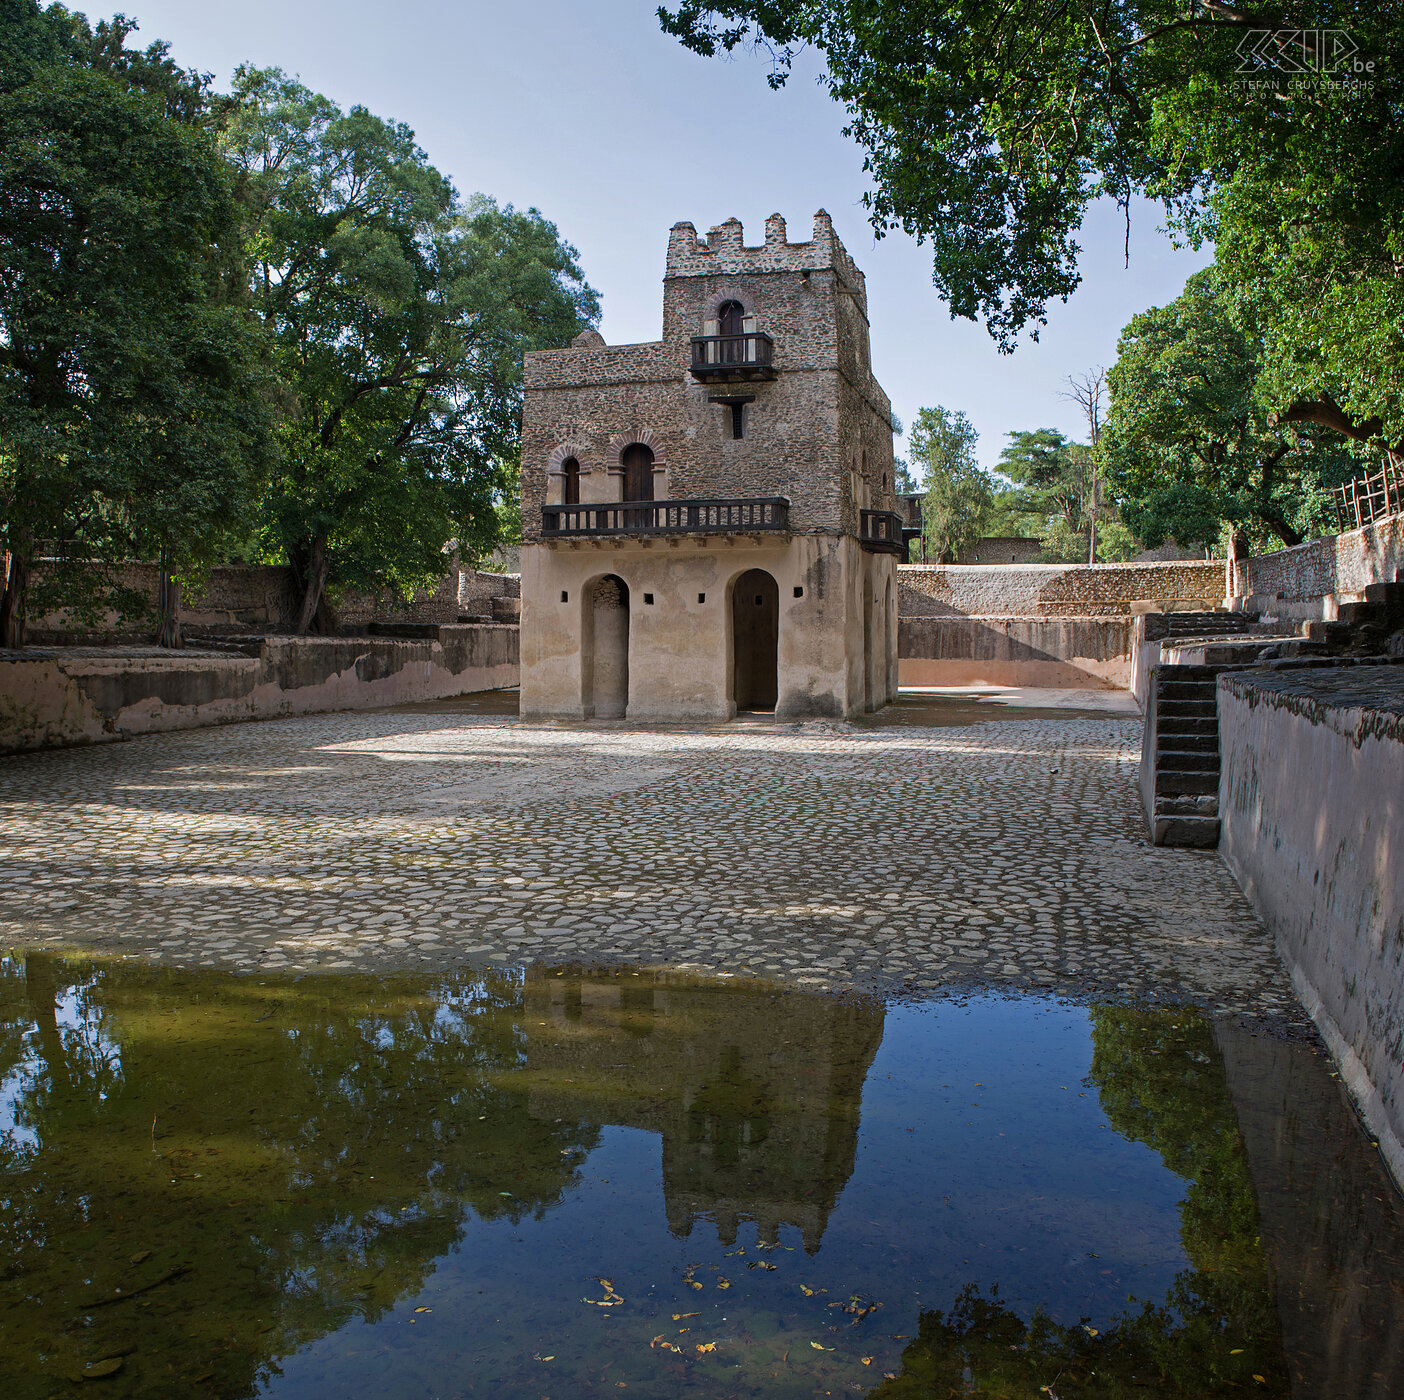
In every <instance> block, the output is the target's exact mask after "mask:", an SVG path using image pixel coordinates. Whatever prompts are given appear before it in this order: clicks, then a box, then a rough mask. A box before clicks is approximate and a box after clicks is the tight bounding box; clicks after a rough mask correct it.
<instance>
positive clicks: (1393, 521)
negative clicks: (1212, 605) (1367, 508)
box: [1233, 515, 1404, 622]
mask: <svg viewBox="0 0 1404 1400" xmlns="http://www.w3.org/2000/svg"><path fill="white" fill-rule="evenodd" d="M1401 571H1404V515H1391V516H1388V517H1386V518H1385V519H1384V520H1377V521H1375V523H1374V524H1373V525H1367V526H1365V528H1364V529H1362V530H1347V531H1346V532H1345V534H1343V535H1328V536H1327V537H1326V538H1325V539H1320V540H1307V541H1306V542H1305V543H1304V544H1299V545H1296V546H1294V547H1293V548H1291V549H1279V550H1278V551H1277V552H1276V553H1274V554H1259V555H1253V556H1252V557H1251V558H1248V559H1242V560H1239V561H1237V562H1236V563H1235V564H1234V569H1233V594H1234V596H1235V597H1236V598H1241V599H1242V600H1243V603H1242V606H1243V607H1244V609H1245V610H1247V611H1251V612H1260V613H1263V614H1266V615H1272V616H1276V617H1281V618H1287V619H1290V620H1293V621H1326V622H1330V621H1333V620H1334V619H1335V616H1336V605H1337V603H1338V602H1359V601H1360V600H1361V599H1362V598H1364V596H1365V589H1366V588H1367V587H1368V586H1369V585H1370V584H1372V583H1392V582H1394V579H1395V576H1396V575H1397V574H1399V573H1400V572H1401Z"/></svg>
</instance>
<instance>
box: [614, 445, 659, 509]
mask: <svg viewBox="0 0 1404 1400" xmlns="http://www.w3.org/2000/svg"><path fill="white" fill-rule="evenodd" d="M619 461H620V464H621V465H622V466H623V468H624V499H625V500H626V501H651V500H652V499H653V449H652V448H651V447H646V446H645V445H644V444H643V443H641V442H631V443H630V444H629V446H628V447H626V448H625V449H624V455H623V456H622V457H621V458H620V459H619Z"/></svg>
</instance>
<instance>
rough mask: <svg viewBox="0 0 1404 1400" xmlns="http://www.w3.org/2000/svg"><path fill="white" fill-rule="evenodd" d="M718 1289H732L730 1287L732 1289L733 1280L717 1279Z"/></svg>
mask: <svg viewBox="0 0 1404 1400" xmlns="http://www.w3.org/2000/svg"><path fill="white" fill-rule="evenodd" d="M717 1287H718V1288H730V1287H731V1280H730V1279H729V1278H718V1279H717Z"/></svg>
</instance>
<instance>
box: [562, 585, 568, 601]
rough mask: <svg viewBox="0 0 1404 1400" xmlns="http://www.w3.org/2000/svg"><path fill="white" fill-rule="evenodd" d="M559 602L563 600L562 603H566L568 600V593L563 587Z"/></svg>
mask: <svg viewBox="0 0 1404 1400" xmlns="http://www.w3.org/2000/svg"><path fill="white" fill-rule="evenodd" d="M561 602H563V603H568V602H570V594H569V593H567V592H566V591H565V589H564V588H563V589H561Z"/></svg>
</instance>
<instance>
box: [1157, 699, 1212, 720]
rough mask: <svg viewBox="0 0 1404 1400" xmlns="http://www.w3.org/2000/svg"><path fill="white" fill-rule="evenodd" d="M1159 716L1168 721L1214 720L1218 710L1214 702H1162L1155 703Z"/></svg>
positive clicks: (1159, 700) (1158, 700)
mask: <svg viewBox="0 0 1404 1400" xmlns="http://www.w3.org/2000/svg"><path fill="white" fill-rule="evenodd" d="M1155 709H1156V714H1157V715H1164V716H1165V717H1166V718H1167V719H1171V718H1173V719H1214V718H1215V716H1216V715H1217V714H1218V709H1217V707H1216V706H1215V703H1214V701H1213V700H1161V699H1159V698H1157V700H1156V702H1155Z"/></svg>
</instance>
